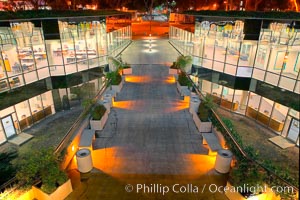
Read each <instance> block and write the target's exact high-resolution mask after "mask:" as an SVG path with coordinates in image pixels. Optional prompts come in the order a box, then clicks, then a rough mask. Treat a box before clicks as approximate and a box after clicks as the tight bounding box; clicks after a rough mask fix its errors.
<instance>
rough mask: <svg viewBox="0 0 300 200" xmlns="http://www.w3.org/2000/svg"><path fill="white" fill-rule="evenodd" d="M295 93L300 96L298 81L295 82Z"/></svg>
mask: <svg viewBox="0 0 300 200" xmlns="http://www.w3.org/2000/svg"><path fill="white" fill-rule="evenodd" d="M295 92H296V93H298V94H300V81H297V83H296V87H295Z"/></svg>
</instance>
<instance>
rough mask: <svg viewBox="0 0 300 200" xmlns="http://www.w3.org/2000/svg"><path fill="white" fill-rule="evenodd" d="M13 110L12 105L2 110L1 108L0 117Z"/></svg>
mask: <svg viewBox="0 0 300 200" xmlns="http://www.w3.org/2000/svg"><path fill="white" fill-rule="evenodd" d="M13 112H15V110H14V107H13V106H11V107H8V108H5V109H4V110H1V111H0V117H1V118H2V117H5V116H7V115H9V114H11V113H13Z"/></svg>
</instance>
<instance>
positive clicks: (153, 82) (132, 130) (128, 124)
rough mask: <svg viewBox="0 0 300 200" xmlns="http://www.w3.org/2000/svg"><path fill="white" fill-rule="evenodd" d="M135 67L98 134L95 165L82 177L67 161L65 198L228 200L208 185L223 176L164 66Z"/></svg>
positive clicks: (221, 180)
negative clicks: (71, 189) (70, 185)
mask: <svg viewBox="0 0 300 200" xmlns="http://www.w3.org/2000/svg"><path fill="white" fill-rule="evenodd" d="M133 72H134V74H133V75H129V76H127V77H126V83H125V85H124V87H123V89H122V91H121V93H119V94H118V96H117V98H116V101H115V103H114V107H113V109H112V110H111V113H110V115H109V119H108V121H107V123H106V126H105V128H104V130H103V131H100V132H98V133H97V138H96V141H95V142H94V149H95V150H94V151H93V153H92V157H93V164H94V170H93V171H92V172H91V173H89V174H85V175H81V178H80V176H79V173H78V172H77V171H76V166H75V165H74V164H73V166H72V165H71V166H70V168H69V169H70V174H71V175H72V177H73V178H72V182H73V185H74V189H75V190H74V192H73V193H72V194H71V195H70V196H69V197H68V199H218V200H221V199H227V198H226V197H225V195H223V194H221V193H217V192H216V193H214V192H210V191H209V189H208V187H209V185H212V184H216V185H224V184H225V183H226V176H225V175H220V174H218V173H217V172H215V170H214V162H215V157H211V156H208V155H207V153H208V150H207V149H206V148H205V147H203V146H202V136H201V135H200V134H199V133H198V131H197V129H196V127H195V125H194V123H193V120H192V117H191V115H190V113H189V112H188V109H187V108H188V102H185V101H183V100H182V99H181V97H180V96H179V94H178V92H177V90H176V85H175V82H174V80H173V79H172V78H171V76H169V75H168V67H166V66H162V65H136V66H133ZM128 184H131V185H130V186H128ZM138 184H141V185H139V186H141V187H142V188H141V190H138V189H137V188H138ZM175 184H178V185H175ZM174 186H175V187H174ZM163 187H164V188H168V189H169V191H168V192H167V193H166V194H165V195H163V194H162V190H161V189H162V188H163ZM181 187H182V188H183V189H182V191H183V192H178V193H177V191H178V190H179V188H181ZM128 188H129V190H131V189H132V191H131V192H126V189H128ZM154 188H155V189H154ZM184 188H185V191H184ZM188 188H189V189H188ZM188 190H189V191H188ZM191 190H193V191H191Z"/></svg>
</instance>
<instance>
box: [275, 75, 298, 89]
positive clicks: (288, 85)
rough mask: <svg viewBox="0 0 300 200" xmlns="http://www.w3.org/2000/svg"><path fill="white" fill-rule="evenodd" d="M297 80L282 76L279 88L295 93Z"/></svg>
mask: <svg viewBox="0 0 300 200" xmlns="http://www.w3.org/2000/svg"><path fill="white" fill-rule="evenodd" d="M295 83H296V80H293V79H290V78H287V77H284V76H281V78H280V83H279V87H281V88H284V89H287V90H290V91H293V90H294V87H295Z"/></svg>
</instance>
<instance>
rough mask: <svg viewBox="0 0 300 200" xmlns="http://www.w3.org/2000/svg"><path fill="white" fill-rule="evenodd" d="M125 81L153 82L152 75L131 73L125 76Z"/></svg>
mask: <svg viewBox="0 0 300 200" xmlns="http://www.w3.org/2000/svg"><path fill="white" fill-rule="evenodd" d="M125 81H126V82H129V83H149V82H151V81H152V80H151V77H150V76H134V75H129V76H126V77H125Z"/></svg>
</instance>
